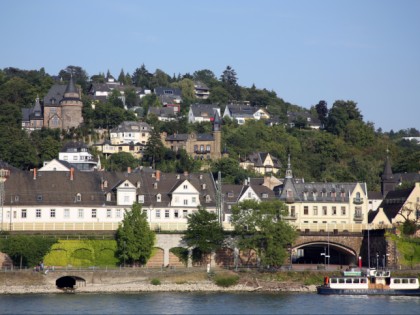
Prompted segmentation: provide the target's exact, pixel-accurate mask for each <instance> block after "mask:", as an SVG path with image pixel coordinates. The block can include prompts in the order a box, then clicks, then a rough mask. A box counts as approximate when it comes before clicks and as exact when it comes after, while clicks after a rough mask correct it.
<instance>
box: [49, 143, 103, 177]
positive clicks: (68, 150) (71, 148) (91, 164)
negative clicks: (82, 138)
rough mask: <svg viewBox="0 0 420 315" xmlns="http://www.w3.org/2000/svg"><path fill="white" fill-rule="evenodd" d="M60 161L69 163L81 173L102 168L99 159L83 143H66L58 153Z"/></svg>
mask: <svg viewBox="0 0 420 315" xmlns="http://www.w3.org/2000/svg"><path fill="white" fill-rule="evenodd" d="M58 160H60V161H64V162H67V163H69V164H70V165H71V167H75V168H76V169H78V170H79V171H94V170H99V169H100V168H101V162H100V160H99V158H96V157H94V156H93V155H92V154H91V153H90V152H89V147H88V146H87V145H86V144H84V143H82V142H68V143H66V144H65V145H64V147H63V148H62V149H61V150H60V152H59V153H58ZM44 167H46V165H45V164H44ZM46 169H47V168H45V170H46Z"/></svg>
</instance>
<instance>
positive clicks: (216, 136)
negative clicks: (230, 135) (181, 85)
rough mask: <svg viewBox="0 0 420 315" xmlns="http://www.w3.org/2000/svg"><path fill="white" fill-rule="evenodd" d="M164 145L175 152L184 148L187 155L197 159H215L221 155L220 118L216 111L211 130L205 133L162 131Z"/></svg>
mask: <svg viewBox="0 0 420 315" xmlns="http://www.w3.org/2000/svg"><path fill="white" fill-rule="evenodd" d="M161 137H162V143H163V145H164V146H165V147H167V148H169V149H171V150H172V151H175V152H177V151H178V150H180V149H184V150H185V151H186V152H187V154H188V155H190V156H192V157H193V158H194V159H199V160H216V159H220V158H221V157H222V150H221V145H222V136H221V120H220V117H219V115H218V113H217V111H216V115H215V118H214V120H213V132H212V133H208V134H207V133H206V134H198V133H195V132H193V133H190V134H173V135H168V134H167V133H162V135H161Z"/></svg>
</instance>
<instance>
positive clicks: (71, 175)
mask: <svg viewBox="0 0 420 315" xmlns="http://www.w3.org/2000/svg"><path fill="white" fill-rule="evenodd" d="M73 178H74V167H72V168H70V180H73Z"/></svg>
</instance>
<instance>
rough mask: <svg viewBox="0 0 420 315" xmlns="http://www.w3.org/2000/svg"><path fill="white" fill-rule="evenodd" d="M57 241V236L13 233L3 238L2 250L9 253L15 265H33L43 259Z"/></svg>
mask: <svg viewBox="0 0 420 315" xmlns="http://www.w3.org/2000/svg"><path fill="white" fill-rule="evenodd" d="M56 242H57V240H56V239H55V238H47V237H43V236H28V235H11V236H9V237H8V238H6V239H3V240H2V242H1V251H2V252H4V253H6V254H7V255H9V257H10V258H11V259H12V261H13V265H15V266H20V268H22V267H32V266H36V265H38V264H39V263H40V262H41V261H43V259H44V256H45V255H46V254H47V253H48V252H49V251H50V249H51V246H52V245H53V244H54V243H56Z"/></svg>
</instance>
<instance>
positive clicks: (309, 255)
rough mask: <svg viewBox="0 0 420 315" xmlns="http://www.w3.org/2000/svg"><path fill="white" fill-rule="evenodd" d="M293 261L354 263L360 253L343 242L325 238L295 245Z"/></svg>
mask: <svg viewBox="0 0 420 315" xmlns="http://www.w3.org/2000/svg"><path fill="white" fill-rule="evenodd" d="M292 253H293V262H294V263H304V264H332V265H341V266H343V265H354V264H356V263H357V257H358V253H357V252H356V251H355V250H354V249H353V248H351V247H349V246H346V245H344V244H341V243H335V242H328V241H324V240H317V241H309V242H305V243H300V244H298V245H295V246H293V248H292Z"/></svg>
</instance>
